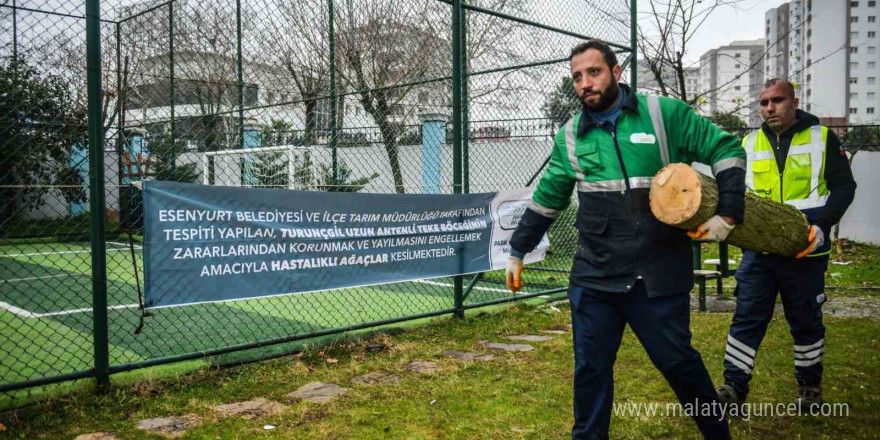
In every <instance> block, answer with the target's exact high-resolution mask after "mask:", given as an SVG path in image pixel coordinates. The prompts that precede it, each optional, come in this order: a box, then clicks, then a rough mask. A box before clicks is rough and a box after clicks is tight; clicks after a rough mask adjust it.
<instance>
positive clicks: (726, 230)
mask: <svg viewBox="0 0 880 440" xmlns="http://www.w3.org/2000/svg"><path fill="white" fill-rule="evenodd" d="M733 228H734V221H733V218H731V217H727V216H720V215H715V216H712V218H710V219H709V220H707V221H706V223H703V224H702V225H700V226H697V229H694V230H692V231H688V233H687V235H688V237H690V238H693V239H695V240H699V241H724V240H725V239H726V238H727V235H728V234H730V231H732V230H733Z"/></svg>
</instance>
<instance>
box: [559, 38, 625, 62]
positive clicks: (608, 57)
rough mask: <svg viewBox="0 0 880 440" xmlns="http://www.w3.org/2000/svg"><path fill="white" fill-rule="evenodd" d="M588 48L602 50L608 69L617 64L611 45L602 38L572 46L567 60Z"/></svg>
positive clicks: (569, 60)
mask: <svg viewBox="0 0 880 440" xmlns="http://www.w3.org/2000/svg"><path fill="white" fill-rule="evenodd" d="M590 49H596V50H598V51H599V52H602V57H603V58H605V63H606V64H608V68H609V69H614V66H616V65H617V55H616V54H615V53H614V51H613V50H611V46H609V45H608V44H606V43H605V42H604V41H602V40H596V39H592V40H590V41H587V42H585V43H581V44H578V45H577V46H575V47H572V48H571V55H569V56H568V62H571V59H572V58H574V57H575V55H580V54H582V53H584V52H586V51H588V50H590Z"/></svg>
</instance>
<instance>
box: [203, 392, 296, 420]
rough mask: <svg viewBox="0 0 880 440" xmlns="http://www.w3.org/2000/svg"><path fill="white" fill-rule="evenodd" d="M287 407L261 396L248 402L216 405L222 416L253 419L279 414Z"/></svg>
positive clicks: (216, 409) (215, 408)
mask: <svg viewBox="0 0 880 440" xmlns="http://www.w3.org/2000/svg"><path fill="white" fill-rule="evenodd" d="M286 408H287V405H283V404H280V403H278V402H273V401H271V400H266V399H264V398H262V397H261V398H259V399H254V400H248V401H247V402H236V403H227V404H225V405H218V406H215V407H214V410H215V411H217V412H218V413H220V416H221V417H231V416H238V417H242V418H245V419H248V420H252V419H258V418H261V417H266V416H271V415H273V414H277V413H279V412H281V411H284V410H285V409H286Z"/></svg>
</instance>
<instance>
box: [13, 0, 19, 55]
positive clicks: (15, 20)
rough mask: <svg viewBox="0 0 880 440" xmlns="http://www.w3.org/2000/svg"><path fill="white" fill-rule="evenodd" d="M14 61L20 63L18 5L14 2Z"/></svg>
mask: <svg viewBox="0 0 880 440" xmlns="http://www.w3.org/2000/svg"><path fill="white" fill-rule="evenodd" d="M12 60H13V61H18V5H17V4H16V0H12Z"/></svg>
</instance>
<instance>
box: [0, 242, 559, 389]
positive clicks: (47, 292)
mask: <svg viewBox="0 0 880 440" xmlns="http://www.w3.org/2000/svg"><path fill="white" fill-rule="evenodd" d="M142 252H143V250H142V249H141V247H140V245H139V244H136V245H135V262H136V264H137V267H138V274H139V276H140V282H141V285H143V264H142V260H141V258H142ZM90 272H91V252H90V246H89V243H87V242H86V243H83V242H79V243H38V244H16V245H5V246H0V339H2V342H0V344H2V347H0V351H2V352H3V353H4V354H5V355H6V356H5V359H2V360H0V383H11V382H19V381H23V380H28V379H36V378H40V377H44V376H52V375H57V374H64V373H70V372H74V371H81V370H86V369H89V368H91V367H92V366H93V354H92V349H93V345H92V344H93V343H92V327H93V325H92V309H91V304H92V288H91V283H92V279H91V276H90ZM493 278H496V279H497V278H500V277H493ZM468 280H469V277H468V278H466V279H465V283H466V284H467V282H468ZM553 287H556V286H553ZM510 296H511V295H510V294H509V293H508V292H507V290H506V289H505V288H504V286H503V285H501V284H498V283H493V282H487V281H481V282H480V283H478V284H477V286H476V287H475V289H474V291H473V292H472V293H471V294H470V296H469V297H468V298H467V303H468V304H472V303H476V302H481V301H487V300H492V299H500V298H509V297H510ZM107 304H108V308H109V311H108V321H109V341H110V364H111V365H120V364H126V363H131V362H138V361H142V360H146V359H155V358H161V357H166V356H172V355H177V354H184V353H191V352H196V351H202V350H210V349H214V348H222V347H227V346H231V345H237V344H243V343H249V342H256V341H261V340H268V339H273V338H280V337H284V336H288V335H295V334H303V333H310V332H316V331H321V330H325V329H331V328H339V327H345V326H350V325H356V324H360V323H365V322H370V321H378V320H383V319H390V318H397V317H403V316H407V315H415V314H419V313H424V312H428V311H432V310H439V309H446V308H451V307H453V305H454V304H453V294H452V279H451V278H437V279H431V280H419V281H414V282H404V283H396V284H388V285H382V286H372V287H361V288H348V289H342V290H334V291H325V292H316V293H307V294H301V295H285V296H276V297H271V298H261V299H252V300H242V301H235V302H225V303H214V304H200V305H191V306H182V307H174V308H165V309H159V310H154V311H152V312H151V313H152V314H153V315H154V316H152V317H148V318H146V323H145V326H144V329H143V331H142V332H141V333H140V334H139V335H135V334H134V330H135V329H136V328H137V326H138V322H139V319H140V314H141V311H140V309H139V306H138V293H137V284H136V281H135V272H134V269H133V263H132V256H131V253H130V250H129V248H128V245H127V244H126V243H121V242H108V243H107Z"/></svg>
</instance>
